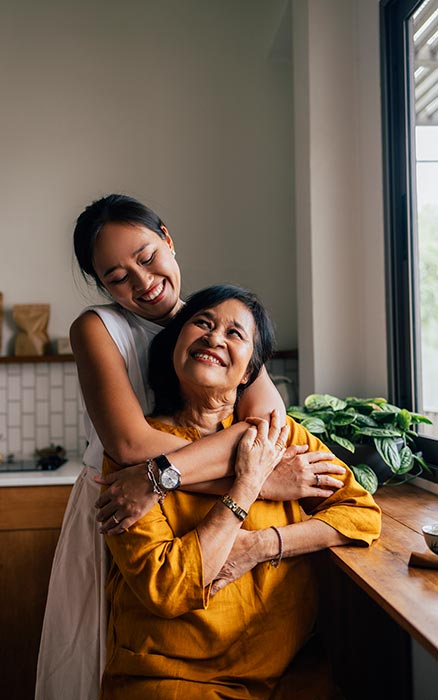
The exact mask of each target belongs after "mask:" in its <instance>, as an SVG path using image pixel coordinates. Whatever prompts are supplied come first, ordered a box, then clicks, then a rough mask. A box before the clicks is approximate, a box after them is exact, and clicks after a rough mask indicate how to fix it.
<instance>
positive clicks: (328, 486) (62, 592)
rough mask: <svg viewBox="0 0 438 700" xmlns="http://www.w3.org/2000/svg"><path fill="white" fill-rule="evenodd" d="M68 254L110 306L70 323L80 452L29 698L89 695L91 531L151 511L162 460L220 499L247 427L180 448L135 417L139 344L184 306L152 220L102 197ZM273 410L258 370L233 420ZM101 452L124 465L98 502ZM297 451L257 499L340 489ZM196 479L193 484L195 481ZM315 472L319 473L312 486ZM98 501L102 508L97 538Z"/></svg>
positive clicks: (93, 615)
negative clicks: (154, 461)
mask: <svg viewBox="0 0 438 700" xmlns="http://www.w3.org/2000/svg"><path fill="white" fill-rule="evenodd" d="M74 247H75V253H76V257H77V260H78V263H79V266H80V268H81V270H82V272H83V273H84V275H85V276H86V277H87V278H88V279H90V280H93V281H94V282H95V284H96V285H97V287H98V288H99V289H100V290H101V291H102V292H104V294H105V295H106V296H107V298H108V297H109V300H110V301H111V303H109V304H106V305H102V306H94V307H91V308H89V309H86V310H85V311H84V313H83V314H81V316H79V318H77V319H76V320H75V321H74V323H73V325H72V327H71V343H72V348H73V352H74V355H75V360H76V363H77V368H78V375H79V382H80V385H81V390H82V394H83V398H84V402H85V407H86V410H85V416H84V419H85V425H86V433H87V447H86V450H85V453H84V464H85V467H84V470H83V471H82V473H81V475H80V476H79V478H78V479H77V482H76V484H75V486H74V488H73V490H72V494H71V497H70V500H69V504H68V506H67V510H66V513H65V517H64V522H63V527H62V531H61V536H60V539H59V543H58V546H57V549H56V553H55V557H54V562H53V569H52V574H51V579H50V585H49V592H48V600H47V607H46V614H45V619H44V625H43V632H42V639H41V646H40V655H39V661H38V671H37V688H36V700H59V698H61V697H62V698H63V700H94V699H95V698H97V696H98V688H99V682H100V676H101V673H102V671H103V668H104V664H105V641H106V601H105V597H104V580H105V576H106V570H107V563H106V550H105V547H104V543H103V539H102V537H101V534H100V532H105V533H109V534H118V533H121V532H123V531H124V530H125V529H126V528H128V527H130V526H131V525H132V524H133V523H135V522H136V521H137V520H138V519H139V518H140V517H141V516H142V515H144V514H145V513H147V512H148V511H149V510H150V509H151V508H152V506H153V505H154V504H155V502H156V496H155V495H154V494H153V493H152V489H151V486H150V483H149V482H148V480H147V478H146V476H145V469H144V462H145V460H146V459H147V458H148V457H155V456H157V455H160V454H163V453H165V454H167V455H169V453H172V463H173V465H175V467H176V468H177V470H179V472H180V474H181V477H180V478H181V482H182V486H183V487H188V486H190V488H191V489H201V490H202V489H204V490H207V491H208V490H213V491H215V492H220V490H221V485H220V484H218V480H220V479H222V478H224V477H227V476H231V474H232V473H233V471H232V465H233V456H234V452H235V449H236V446H237V444H238V442H239V439H240V437H241V436H242V434H243V433H244V432H245V430H246V429H247V427H248V425H247V424H246V423H244V422H243V421H241V422H239V423H236V424H235V425H233V426H231V427H230V428H229V429H227V430H224V431H222V432H221V433H218V434H215V435H211V436H208V437H206V438H205V439H203V440H200V441H198V442H197V443H196V444H189V441H188V440H186V439H184V438H181V437H177V436H175V435H170V434H165V433H163V432H160V431H158V430H155V429H154V428H153V427H152V426H151V425H149V424H148V423H147V422H146V421H145V420H144V416H145V415H147V414H148V413H150V411H151V409H152V400H151V398H152V397H151V392H150V389H149V387H148V383H147V378H146V374H147V355H148V347H149V344H150V342H151V340H152V338H153V337H154V336H155V335H156V334H157V333H158V332H159V330H160V329H161V328H162V327H163V326H165V325H166V324H167V323H168V321H169V320H170V319H171V318H172V317H173V316H174V315H175V314H176V313H177V311H178V309H179V308H180V307H181V305H182V301H181V297H180V281H181V280H180V270H179V267H178V264H177V262H176V259H175V249H174V245H173V241H172V239H171V238H170V236H169V233H168V231H167V228H166V227H165V225H164V224H163V222H162V221H161V219H160V218H159V217H158V216H157V215H156V214H155V213H154V212H152V211H151V210H150V209H148V208H147V207H145V206H144V205H143V204H141V203H140V202H138V201H136V200H135V199H132V198H130V197H126V196H123V195H109V196H107V197H104V198H102V199H100V200H98V201H96V202H94V203H93V204H91V205H90V206H88V207H87V208H86V209H85V211H84V212H82V214H81V215H80V216H79V218H78V220H77V224H76V227H75V232H74ZM275 408H277V409H278V410H279V411H280V412H281V415H282V416H284V405H283V404H282V402H281V399H280V397H279V395H278V394H277V392H276V390H275V387H274V386H273V384H272V382H271V381H270V379H269V377H268V374H267V372H266V370H265V369H262V370H261V372H260V375H259V376H258V378H257V379H256V381H255V382H254V384H253V385H252V386H251V387H250V388H248V391H247V392H245V397H244V399H243V400H242V402H241V403H240V404H239V406H238V409H237V414H238V417H239V418H240V419H244V418H245V417H246V416H248V415H258V416H267V415H268V414H269V413H270V412H271V410H273V409H275ZM104 449H105V452H106V453H107V454H108V455H110V456H111V458H112V459H113V460H114V461H115V462H116V463H118V464H119V465H121V466H124V467H126V468H125V469H121V470H119V471H118V472H117V473H116V474H115V475H113V476H111V477H110V478H109V479H108V481H109V482H111V484H112V485H111V486H110V488H109V489H108V490H107V491H106V493H105V494H104V496H103V497H102V498H101V499H99V483H101V482H102V479H101V478H100V477H99V474H100V470H101V464H102V458H103V450H104ZM300 452H301V454H300ZM305 452H306V448H305V447H304V448H299V450H295V451H294V450H290V451H288V452H286V455H285V458H284V460H283V464H282V465H281V466H282V468H281V469H277V470H275V472H274V474H273V476H272V481H271V490H269V484H268V485H267V486H266V492H265V493H264V496H265V497H266V498H276V499H277V500H280V499H283V498H285V497H287V498H293V497H298V496H301V495H308V496H309V495H315V496H321V497H326V496H327V495H330V494H331V493H332V492H333V490H334V489H337V488H339V487H340V486H341V485H342V482H340V481H338V480H337V479H336V478H334V477H333V476H332V475H333V474H336V473H342V470H339V471H338V470H337V469H333V467H332V466H330V473H331V474H332V475H329V474H326V472H328V471H329V465H328V464H327V463H326V461H325V460H326V459H330V458H331V455H330V454H328V453H324V454H321V453H315V454H305ZM297 454H298V457H296V455H297ZM297 460H298V461H297ZM127 465H139V466H131V467H128V466H127ZM201 467H202V470H201ZM200 473H202V481H203V484H202V485H196V482H197V481H199V474H200ZM316 474H319V475H321V474H322V476H320V477H319V478H318V479H315V475H316ZM291 475H292V476H291ZM286 477H287V478H286ZM211 482H214V486H213V485H212V484H211ZM317 482H318V483H317ZM285 489H286V491H285ZM96 501H97V504H98V506H101V510H100V511H99V519H100V521H101V523H102V525H101V530H100V532H99V529H98V528H97V526H96V521H95V510H94V505H95V503H96Z"/></svg>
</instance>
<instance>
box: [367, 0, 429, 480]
mask: <svg viewBox="0 0 438 700" xmlns="http://www.w3.org/2000/svg"><path fill="white" fill-rule="evenodd" d="M422 2H423V0H381V2H380V51H381V85H382V93H381V96H382V134H383V194H384V228H385V276H386V313H387V347H388V357H387V362H388V385H389V387H388V388H389V396H390V400H391V401H392V402H393V403H395V404H396V405H398V406H404V407H406V408H408V409H409V410H411V411H415V410H418V400H419V395H418V391H419V387H418V382H417V381H416V379H417V377H416V371H417V370H416V367H418V366H419V364H418V363H419V361H420V358H419V357H417V356H416V343H415V334H416V319H415V312H416V309H417V310H418V309H419V304H418V299H417V289H418V286H417V284H416V277H415V276H416V270H417V265H416V263H417V253H416V250H417V246H416V212H415V211H412V207H411V196H410V195H411V191H412V190H411V188H412V187H413V186H414V183H415V162H412V154H411V152H410V149H409V143H413V142H414V141H412V138H413V135H414V131H413V130H414V129H415V124H413V123H411V120H410V115H412V114H414V110H413V109H412V105H410V104H409V100H410V99H412V98H411V97H410V96H411V95H413V90H411V89H410V87H411V86H410V84H409V81H410V80H411V77H410V75H409V72H408V70H407V68H408V61H407V60H406V59H407V56H408V55H409V54H408V52H409V46H410V36H409V25H408V20H409V19H410V17H411V16H412V14H413V12H415V10H416V9H417V8H418V7H419V6H420V5H421V4H422ZM418 443H419V447H420V449H421V450H422V452H423V456H424V458H425V459H426V461H427V462H429V463H430V464H432V465H438V440H437V439H435V438H430V437H425V436H419V438H418ZM421 476H422V478H423V477H424V478H426V479H429V480H432V481H438V472H437V471H435V470H434V472H433V473H432V474H431V475H429V474H426V473H423V474H422V475H421Z"/></svg>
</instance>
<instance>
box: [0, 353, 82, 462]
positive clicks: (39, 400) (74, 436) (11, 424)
mask: <svg viewBox="0 0 438 700" xmlns="http://www.w3.org/2000/svg"><path fill="white" fill-rule="evenodd" d="M82 414H83V411H82V404H81V400H80V394H79V388H78V379H77V373H76V365H75V363H74V362H59V363H46V362H36V363H11V364H4V365H3V364H2V365H0V453H1V454H2V455H3V457H4V458H5V457H6V456H7V455H8V454H10V453H13V454H14V455H15V457H16V458H20V457H25V458H29V457H32V455H33V454H34V452H35V449H41V448H43V447H48V446H49V445H50V444H51V443H55V444H59V445H62V446H63V447H64V448H65V449H66V450H67V452H68V453H69V454H70V455H72V456H73V455H77V454H82V453H83V451H84V448H85V438H84V434H83V421H82Z"/></svg>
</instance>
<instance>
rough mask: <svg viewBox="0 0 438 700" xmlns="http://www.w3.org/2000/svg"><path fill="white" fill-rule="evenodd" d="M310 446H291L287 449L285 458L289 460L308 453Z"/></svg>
mask: <svg viewBox="0 0 438 700" xmlns="http://www.w3.org/2000/svg"><path fill="white" fill-rule="evenodd" d="M308 449H309V445H289V446H288V447H287V448H286V452H285V456H286V457H289V458H293V457H296V456H297V455H302V454H304V453H305V452H307V451H308Z"/></svg>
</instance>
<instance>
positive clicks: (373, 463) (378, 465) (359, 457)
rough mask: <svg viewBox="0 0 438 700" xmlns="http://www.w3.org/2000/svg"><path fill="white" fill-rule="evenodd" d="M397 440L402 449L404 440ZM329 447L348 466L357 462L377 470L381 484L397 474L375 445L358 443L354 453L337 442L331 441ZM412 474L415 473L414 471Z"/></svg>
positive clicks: (399, 447)
mask: <svg viewBox="0 0 438 700" xmlns="http://www.w3.org/2000/svg"><path fill="white" fill-rule="evenodd" d="M397 442H398V449H399V450H400V449H401V448H402V446H403V440H398V441H397ZM327 447H329V448H330V450H331V451H332V452H333V454H334V455H336V457H338V458H339V459H341V460H342V461H343V462H345V464H346V465H347V466H348V467H351V466H352V465H353V466H356V465H357V464H367V465H368V466H369V467H371V469H372V470H373V471H374V472H375V474H376V476H377V479H378V481H379V484H380V485H382V484H384V483H385V482H386V481H388V480H389V479H391V478H393V477H394V476H395V474H394V472H393V471H392V470H391V469H390V468H389V467H388V465H387V464H386V462H384V460H383V459H382V458H381V456H380V454H379V453H378V452H377V450H376V448H375V447H374V445H356V450H355V452H354V453H353V452H350V451H349V450H346V449H345V448H344V447H341V446H340V445H337V444H336V443H329V444H328V445H327ZM410 474H411V475H412V474H413V473H412V471H411V472H410ZM403 476H405V475H403Z"/></svg>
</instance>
